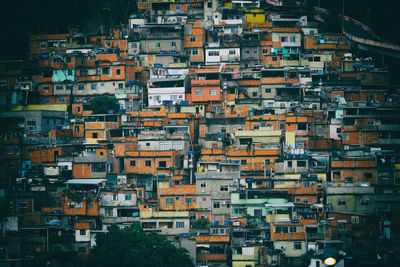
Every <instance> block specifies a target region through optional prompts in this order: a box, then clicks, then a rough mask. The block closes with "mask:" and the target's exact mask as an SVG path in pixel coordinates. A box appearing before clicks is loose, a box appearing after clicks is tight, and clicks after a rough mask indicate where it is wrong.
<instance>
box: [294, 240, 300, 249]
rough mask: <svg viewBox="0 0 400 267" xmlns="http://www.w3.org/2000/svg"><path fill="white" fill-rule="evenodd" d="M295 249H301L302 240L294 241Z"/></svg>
mask: <svg viewBox="0 0 400 267" xmlns="http://www.w3.org/2000/svg"><path fill="white" fill-rule="evenodd" d="M294 249H295V250H300V249H301V242H294Z"/></svg>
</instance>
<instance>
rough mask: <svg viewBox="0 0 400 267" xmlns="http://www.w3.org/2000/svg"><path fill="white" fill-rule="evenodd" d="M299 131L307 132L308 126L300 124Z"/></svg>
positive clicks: (298, 125)
mask: <svg viewBox="0 0 400 267" xmlns="http://www.w3.org/2000/svg"><path fill="white" fill-rule="evenodd" d="M297 130H301V131H305V130H307V124H306V123H298V124H297Z"/></svg>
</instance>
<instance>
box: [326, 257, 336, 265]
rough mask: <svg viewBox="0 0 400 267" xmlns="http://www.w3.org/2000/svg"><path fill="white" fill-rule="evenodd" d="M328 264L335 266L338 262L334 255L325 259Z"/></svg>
mask: <svg viewBox="0 0 400 267" xmlns="http://www.w3.org/2000/svg"><path fill="white" fill-rule="evenodd" d="M324 264H325V265H326V266H334V265H335V264H336V259H335V258H333V257H328V258H326V259H325V260H324Z"/></svg>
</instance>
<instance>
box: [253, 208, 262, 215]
mask: <svg viewBox="0 0 400 267" xmlns="http://www.w3.org/2000/svg"><path fill="white" fill-rule="evenodd" d="M261 216H262V209H255V210H254V217H261Z"/></svg>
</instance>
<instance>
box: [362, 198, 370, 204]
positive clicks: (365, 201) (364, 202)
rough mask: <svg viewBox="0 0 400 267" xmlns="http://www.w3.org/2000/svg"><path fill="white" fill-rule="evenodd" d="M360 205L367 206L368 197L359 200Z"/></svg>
mask: <svg viewBox="0 0 400 267" xmlns="http://www.w3.org/2000/svg"><path fill="white" fill-rule="evenodd" d="M360 205H361V206H368V205H369V199H368V198H365V199H361V200H360Z"/></svg>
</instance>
